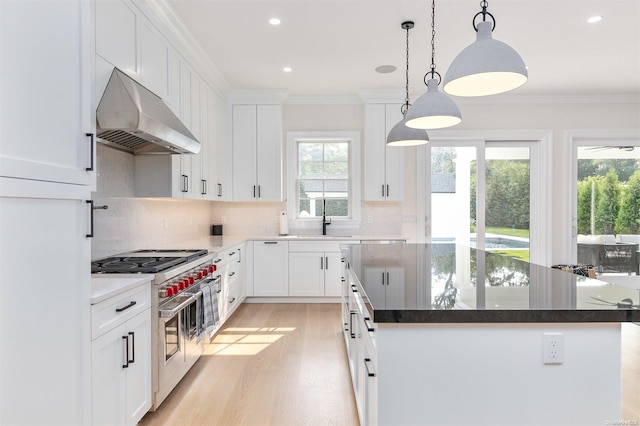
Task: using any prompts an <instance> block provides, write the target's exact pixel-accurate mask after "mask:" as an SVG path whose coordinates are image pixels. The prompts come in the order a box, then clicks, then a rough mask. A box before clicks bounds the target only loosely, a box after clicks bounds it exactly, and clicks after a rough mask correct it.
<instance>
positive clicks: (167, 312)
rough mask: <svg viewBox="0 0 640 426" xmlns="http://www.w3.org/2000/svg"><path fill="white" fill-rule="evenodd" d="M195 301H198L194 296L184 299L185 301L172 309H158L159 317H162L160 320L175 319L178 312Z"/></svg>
mask: <svg viewBox="0 0 640 426" xmlns="http://www.w3.org/2000/svg"><path fill="white" fill-rule="evenodd" d="M195 300H196V295H193V294H192V295H190V296H189V297H187V298H186V299H184V301H182V302H181V303H180V304H179V305H178V306H176V307H174V308H172V309H158V315H159V316H160V318H173V317H174V316H176V314H177V313H178V312H180V311H181V310H183V309H184V308H185V307H187V306H188V305H190V304H191V303H193V302H194V301H195Z"/></svg>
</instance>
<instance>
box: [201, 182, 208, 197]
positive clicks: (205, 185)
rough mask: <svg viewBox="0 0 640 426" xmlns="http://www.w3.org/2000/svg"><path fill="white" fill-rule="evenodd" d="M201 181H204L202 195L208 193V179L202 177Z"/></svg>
mask: <svg viewBox="0 0 640 426" xmlns="http://www.w3.org/2000/svg"><path fill="white" fill-rule="evenodd" d="M200 182H202V195H206V194H207V180H206V179H200Z"/></svg>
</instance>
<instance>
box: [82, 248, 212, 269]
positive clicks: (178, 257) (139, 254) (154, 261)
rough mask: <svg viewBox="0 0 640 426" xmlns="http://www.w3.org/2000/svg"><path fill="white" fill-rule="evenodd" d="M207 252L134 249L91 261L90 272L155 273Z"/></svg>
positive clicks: (189, 260) (199, 250)
mask: <svg viewBox="0 0 640 426" xmlns="http://www.w3.org/2000/svg"><path fill="white" fill-rule="evenodd" d="M207 253H208V251H207V250H204V249H190V250H173V249H162V250H152V249H150V250H136V251H132V252H129V253H122V254H118V255H116V256H110V257H106V258H104V259H97V260H94V261H92V262H91V273H93V274H97V273H110V274H125V273H129V274H135V273H139V274H155V273H158V272H161V271H165V270H167V269H170V268H173V267H174V266H177V265H182V264H184V263H189V262H191V261H193V260H195V259H197V258H199V257H201V256H204V255H206V254H207Z"/></svg>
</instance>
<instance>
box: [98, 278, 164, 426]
mask: <svg viewBox="0 0 640 426" xmlns="http://www.w3.org/2000/svg"><path fill="white" fill-rule="evenodd" d="M152 278H153V276H148V278H145V279H140V278H130V280H136V281H137V285H136V286H135V287H133V288H130V289H128V290H126V291H123V292H122V293H119V294H116V295H115V296H112V297H109V298H106V299H105V300H102V301H100V302H98V303H95V304H94V305H92V306H91V324H92V343H91V352H92V356H91V358H92V372H91V391H92V424H93V425H135V424H137V423H138V422H139V421H140V419H142V417H143V416H144V415H145V413H146V412H147V411H148V410H149V408H151V309H150V307H151V293H150V292H151V284H150V282H151V279H152ZM95 280H99V281H102V280H113V278H109V277H104V278H102V277H101V278H96V279H95ZM124 280H126V279H121V280H120V281H124Z"/></svg>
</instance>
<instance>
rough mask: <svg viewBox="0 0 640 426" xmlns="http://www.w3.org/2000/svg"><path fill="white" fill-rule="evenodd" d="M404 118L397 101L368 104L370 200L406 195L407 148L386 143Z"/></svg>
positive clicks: (366, 149) (366, 148) (366, 157)
mask: <svg viewBox="0 0 640 426" xmlns="http://www.w3.org/2000/svg"><path fill="white" fill-rule="evenodd" d="M401 118H402V114H401V112H400V107H399V106H397V105H393V104H388V105H386V104H367V105H365V138H364V141H365V142H364V199H365V200H367V201H400V200H402V199H403V198H404V150H403V148H402V147H394V146H390V147H387V144H386V141H387V134H388V133H389V131H390V130H391V128H392V127H393V126H394V125H396V123H397V122H398V121H400V119H401Z"/></svg>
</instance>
